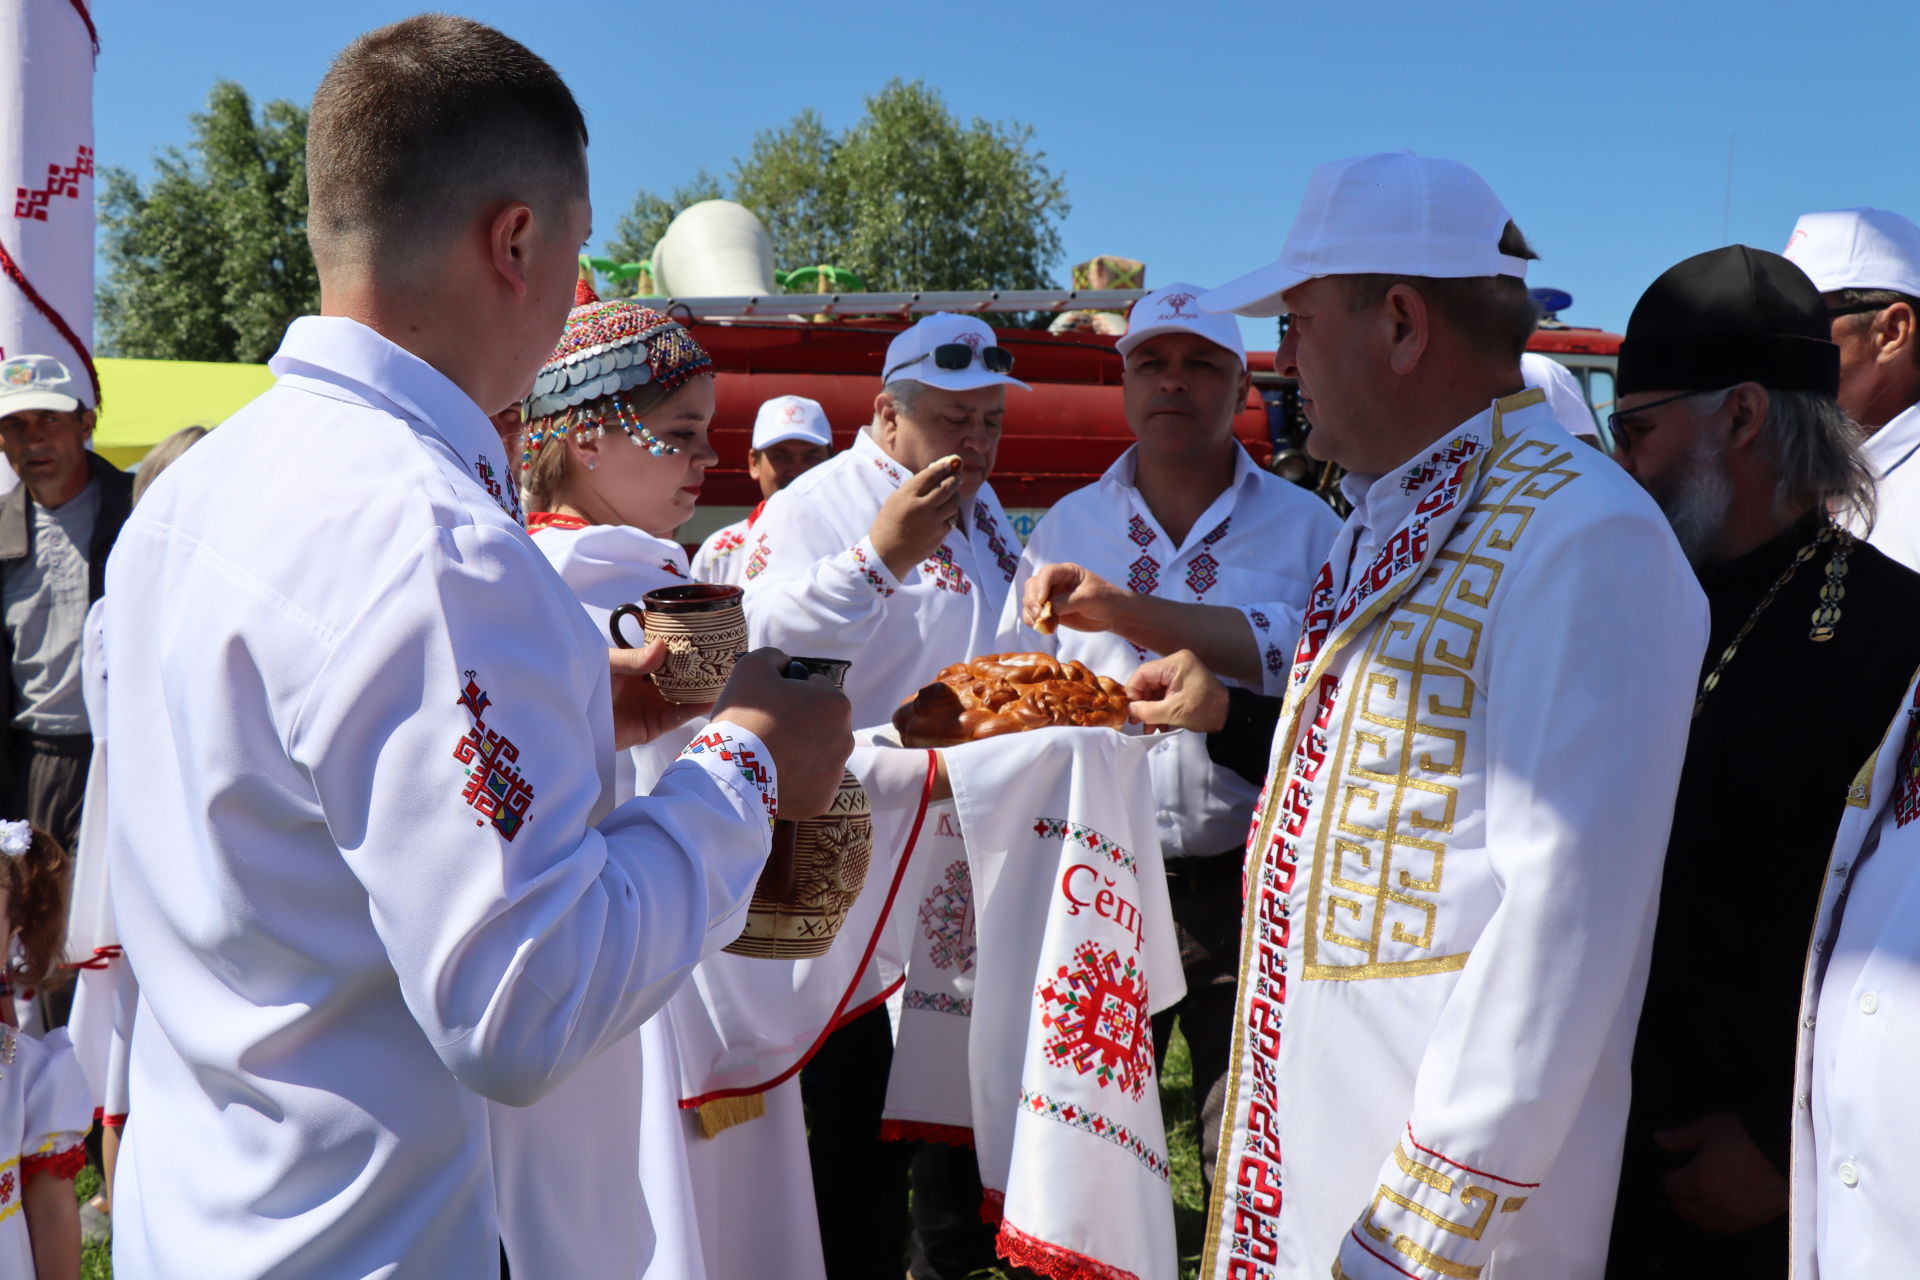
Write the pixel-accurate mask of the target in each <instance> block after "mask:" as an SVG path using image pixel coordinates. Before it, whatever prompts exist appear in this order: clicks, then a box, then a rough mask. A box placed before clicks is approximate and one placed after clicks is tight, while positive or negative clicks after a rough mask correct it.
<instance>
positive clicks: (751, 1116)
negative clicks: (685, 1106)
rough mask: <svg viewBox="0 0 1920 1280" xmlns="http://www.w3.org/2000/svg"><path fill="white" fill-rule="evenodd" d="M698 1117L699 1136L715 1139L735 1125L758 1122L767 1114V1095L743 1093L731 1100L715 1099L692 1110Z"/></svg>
mask: <svg viewBox="0 0 1920 1280" xmlns="http://www.w3.org/2000/svg"><path fill="white" fill-rule="evenodd" d="M693 1113H694V1114H695V1115H697V1116H699V1117H700V1136H701V1137H703V1138H717V1137H719V1136H720V1135H721V1134H723V1133H725V1132H726V1131H727V1130H729V1129H731V1128H733V1126H735V1125H737V1124H745V1123H746V1122H747V1121H749V1120H758V1119H759V1118H760V1117H761V1116H763V1115H765V1114H767V1095H766V1094H764V1093H743V1094H740V1095H738V1096H737V1097H732V1098H715V1099H714V1100H713V1101H712V1102H703V1103H701V1104H700V1105H699V1106H697V1107H695V1108H694V1109H693Z"/></svg>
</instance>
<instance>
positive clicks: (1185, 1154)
mask: <svg viewBox="0 0 1920 1280" xmlns="http://www.w3.org/2000/svg"><path fill="white" fill-rule="evenodd" d="M1160 1110H1161V1112H1162V1114H1163V1115H1165V1117H1166V1121H1167V1158H1168V1161H1169V1162H1170V1163H1171V1164H1172V1166H1173V1230H1174V1235H1175V1238H1176V1239H1177V1240H1178V1242H1179V1246H1180V1280H1194V1278H1195V1277H1197V1276H1198V1275H1199V1273H1200V1249H1201V1245H1202V1240H1203V1237H1204V1236H1205V1235H1206V1230H1207V1193H1206V1186H1205V1184H1204V1183H1203V1182H1202V1181H1201V1179H1200V1131H1199V1128H1198V1126H1197V1125H1196V1124H1195V1123H1194V1114H1193V1063H1192V1061H1191V1060H1190V1059H1189V1058H1188V1056H1187V1038H1186V1037H1185V1036H1183V1035H1181V1034H1180V1031H1179V1029H1178V1028H1177V1027H1176V1028H1175V1029H1174V1033H1173V1042H1172V1043H1171V1044H1169V1045H1168V1046H1167V1062H1166V1070H1164V1071H1162V1072H1161V1073H1160ZM73 1190H74V1194H75V1195H77V1196H79V1197H80V1199H81V1200H82V1201H85V1200H87V1199H88V1198H90V1197H91V1196H92V1195H93V1194H94V1193H95V1192H96V1191H98V1190H100V1172H99V1170H97V1169H94V1168H93V1167H92V1166H88V1167H87V1168H85V1169H82V1170H81V1171H80V1176H79V1177H78V1178H77V1179H75V1181H74V1184H73ZM974 1274H975V1275H976V1276H978V1277H981V1278H982V1280H989V1278H990V1280H1011V1278H1010V1277H1008V1275H1007V1273H1006V1272H1004V1271H999V1270H993V1271H978V1272H975V1273H974ZM80 1280H113V1262H112V1260H111V1259H110V1258H109V1257H108V1246H107V1245H106V1244H105V1243H101V1244H95V1245H88V1246H87V1247H86V1248H85V1249H84V1250H83V1251H82V1252H81V1255H80Z"/></svg>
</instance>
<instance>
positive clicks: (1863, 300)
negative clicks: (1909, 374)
mask: <svg viewBox="0 0 1920 1280" xmlns="http://www.w3.org/2000/svg"><path fill="white" fill-rule="evenodd" d="M1831 297H1832V305H1833V306H1835V307H1877V308H1879V310H1877V311H1856V312H1854V314H1852V315H1850V316H1847V317H1845V318H1844V319H1843V320H1842V323H1843V324H1849V325H1852V326H1853V331H1854V332H1855V333H1860V332H1864V331H1865V330H1866V329H1868V328H1870V327H1871V326H1872V324H1873V322H1874V321H1875V320H1877V319H1878V318H1879V316H1880V312H1881V311H1884V310H1886V309H1887V308H1888V307H1890V306H1892V305H1893V304H1894V303H1896V302H1904V303H1906V304H1907V306H1908V307H1909V308H1910V309H1911V310H1912V311H1913V314H1914V317H1915V318H1916V319H1920V298H1916V297H1914V296H1913V295H1912V294H1907V293H1901V292H1899V291H1898V290H1895V289H1840V290H1836V291H1835V292H1834V293H1833V294H1832V295H1831ZM1911 349H1912V351H1913V361H1914V363H1915V364H1917V365H1920V342H1916V343H1914V344H1913V347H1912V348H1911Z"/></svg>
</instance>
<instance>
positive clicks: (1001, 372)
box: [880, 311, 1033, 391]
mask: <svg viewBox="0 0 1920 1280" xmlns="http://www.w3.org/2000/svg"><path fill="white" fill-rule="evenodd" d="M1012 368H1013V353H1012V352H1010V351H1008V350H1007V349H1006V348H1005V347H1002V346H1001V345H1000V339H999V338H998V337H997V336H996V335H995V334H994V332H993V330H992V329H989V328H988V327H987V324H986V322H985V321H984V320H978V319H975V318H974V317H973V316H957V315H954V314H953V313H952V312H950V311H936V312H934V313H933V314H932V315H930V316H927V317H926V318H924V319H923V320H921V321H920V323H919V324H916V325H914V326H913V327H912V328H911V329H904V330H902V331H901V332H899V333H897V334H895V335H894V339H893V341H892V342H891V343H889V344H888V346H887V360H886V363H885V364H884V365H882V366H881V372H880V380H881V381H882V382H924V383H926V384H927V385H928V386H930V387H939V388H941V389H942V390H944V391H972V390H974V389H975V388H977V387H995V386H1007V387H1018V388H1020V389H1021V390H1022V391H1031V390H1033V388H1032V387H1029V386H1028V385H1027V384H1026V383H1024V382H1022V381H1020V380H1019V379H1018V378H1014V377H1011V376H1009V374H1008V370H1010V369H1012Z"/></svg>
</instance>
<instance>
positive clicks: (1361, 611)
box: [1201, 390, 1707, 1280]
mask: <svg viewBox="0 0 1920 1280" xmlns="http://www.w3.org/2000/svg"><path fill="white" fill-rule="evenodd" d="M1348 481H1349V483H1348V488H1347V492H1348V493H1349V494H1350V495H1351V496H1352V497H1353V498H1354V500H1355V507H1354V510H1353V514H1352V516H1351V518H1350V519H1349V520H1348V522H1347V523H1346V525H1345V526H1343V527H1342V529H1341V532H1340V535H1339V536H1338V537H1337V538H1336V539H1335V541H1334V544H1333V547H1332V550H1331V553H1330V554H1329V557H1328V561H1327V564H1326V565H1325V566H1323V568H1322V570H1321V571H1320V573H1319V574H1318V575H1316V581H1315V587H1314V591H1313V594H1312V595H1311V596H1310V598H1309V601H1308V613H1307V620H1306V627H1305V630H1304V632H1303V635H1302V638H1301V643H1300V646H1299V653H1298V655H1297V661H1296V663H1295V665H1294V667H1293V674H1292V676H1291V678H1290V681H1291V683H1290V688H1289V690H1288V694H1287V701H1286V705H1285V708H1284V710H1283V712H1282V715H1281V720H1280V727H1279V732H1278V734H1277V735H1276V738H1275V742H1274V749H1273V761H1272V763H1271V764H1270V766H1269V781H1268V784H1267V786H1268V789H1267V791H1266V792H1265V793H1264V800H1263V804H1262V808H1261V814H1260V816H1259V818H1258V819H1257V820H1256V826H1255V829H1254V832H1253V838H1252V839H1251V840H1250V842H1249V848H1248V857H1247V908H1246V915H1245V918H1244V921H1243V928H1244V930H1245V934H1246V945H1245V947H1244V949H1243V951H1242V968H1241V974H1240V983H1239V995H1238V1001H1239V1003H1238V1007H1237V1009H1236V1014H1235V1021H1234V1050H1233V1061H1232V1064H1231V1065H1230V1067H1229V1072H1228V1087H1227V1099H1226V1117H1227V1118H1226V1121H1225V1123H1224V1125H1223V1130H1222V1143H1221V1156H1220V1163H1219V1167H1218V1169H1217V1170H1216V1175H1215V1178H1214V1184H1213V1186H1214V1203H1213V1206H1212V1217H1211V1220H1210V1228H1209V1239H1208V1242H1207V1251H1206V1260H1205V1262H1204V1263H1203V1265H1202V1268H1201V1275H1202V1276H1203V1277H1204V1278H1205V1280H1237V1278H1240V1277H1244V1278H1245V1280H1282V1278H1285V1280H1291V1278H1292V1277H1295V1276H1313V1277H1325V1276H1329V1275H1333V1276H1345V1277H1348V1278H1349V1280H1400V1278H1404V1277H1413V1278H1414V1280H1444V1278H1446V1277H1457V1276H1464V1275H1478V1274H1481V1273H1482V1272H1483V1271H1484V1272H1485V1274H1486V1275H1488V1276H1495V1275H1500V1276H1519V1277H1532V1276H1552V1277H1555V1278H1556V1280H1598V1277H1599V1276H1600V1275H1601V1274H1602V1271H1603V1269H1604V1266H1605V1261H1606V1252H1607V1239H1608V1234H1609V1230H1610V1227H1611V1223H1612V1212H1613V1197H1614V1191H1615V1189H1616V1187H1617V1185H1618V1177H1619V1160H1620V1143H1621V1133H1622V1130H1623V1127H1624V1125H1625V1122H1626V1111H1627V1098H1628V1088H1629V1065H1630V1062H1631V1056H1632V1050H1633V1039H1634V1031H1635V1027H1636V1025H1637V1022H1638V1019H1639V1009H1640V999H1641V995H1642V992H1643V989H1644V986H1645V979H1646V964H1647V956H1648V951H1649V949H1650V946H1651V942H1652V935H1653V920H1654V908H1655V903H1656V899H1657V897H1658V893H1659V888H1660V869H1661V864H1662V861H1663V859H1664V855H1665V851H1666V846H1667V836H1668V827H1669V824H1670V821H1671V818H1672V812H1673V798H1674V793H1675V789H1676V787H1677V785H1678V781H1679V777H1680V763H1681V758H1682V756H1683V754H1684V751H1685V745H1686V739H1687V728H1688V724H1689V712H1690V710H1691V708H1692V705H1693V696H1694V690H1695V687H1696V682H1697V681H1698V679H1699V672H1700V660H1701V657H1702V654H1703V653H1704V651H1705V648H1706V636H1707V611H1706V602H1705V600H1704V598H1703V597H1702V594H1701V591H1700V587H1699V585H1698V583H1697V582H1696V581H1695V579H1694V575H1693V572H1692V570H1691V569H1690V568H1689V567H1688V565H1687V562H1686V560H1685V558H1684V557H1683V556H1682V554H1681V552H1680V548H1679V546H1678V545H1677V543H1676V542H1675V540H1674V537H1673V533H1672V531H1671V529H1670V528H1669V527H1668V524H1667V522H1666V519H1665V518H1664V517H1663V516H1662V515H1661V513H1660V510H1659V508H1658V507H1656V506H1655V505H1654V503H1653V501H1652V500H1651V499H1650V498H1649V497H1648V496H1647V495H1646V493H1645V492H1644V491H1642V490H1641V489H1640V487H1639V486H1638V485H1636V484H1635V483H1634V482H1633V481H1632V479H1631V478H1630V477H1628V476H1627V475H1626V474H1625V473H1624V472H1622V471H1621V470H1620V469H1619V468H1618V467H1616V466H1614V465H1613V463H1611V462H1609V461H1608V460H1607V459H1606V458H1604V457H1602V456H1601V455H1600V454H1598V453H1596V452H1595V451H1594V450H1593V449H1591V448H1589V447H1588V446H1587V445H1584V444H1581V443H1580V442H1578V441H1576V440H1574V439H1573V438H1572V437H1571V436H1569V435H1568V434H1567V433H1566V432H1565V431H1564V430H1563V429H1561V428H1560V427H1559V426H1558V425H1557V424H1556V423H1555V422H1554V420H1553V416H1552V413H1551V412H1550V410H1549V409H1548V408H1547V407H1546V405H1545V403H1544V396H1543V395H1542V393H1541V392H1539V391H1538V390H1531V391H1526V392H1522V393H1520V394H1518V395H1515V396H1512V397H1509V398H1507V399H1504V400H1501V401H1499V402H1497V403H1496V404H1495V405H1494V406H1492V407H1491V408H1490V409H1489V410H1487V411H1483V412H1481V413H1480V414H1477V415H1476V416H1474V417H1473V418H1471V419H1469V420H1468V421H1467V422H1465V423H1463V424H1462V425H1461V426H1460V427H1459V428H1457V429H1456V430H1455V431H1453V432H1451V433H1449V434H1448V435H1447V436H1445V437H1443V438H1442V439H1441V440H1440V441H1438V442H1436V444H1435V446H1434V447H1433V449H1432V450H1431V451H1430V452H1428V453H1427V454H1426V456H1423V457H1420V458H1417V459H1415V460H1413V461H1411V462H1409V463H1408V464H1407V465H1405V466H1403V467H1401V468H1399V469H1397V470H1395V471H1393V472H1390V473H1388V474H1386V475H1383V476H1378V477H1374V476H1350V477H1348ZM1623 655H1630V657H1624V656H1623Z"/></svg>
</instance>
